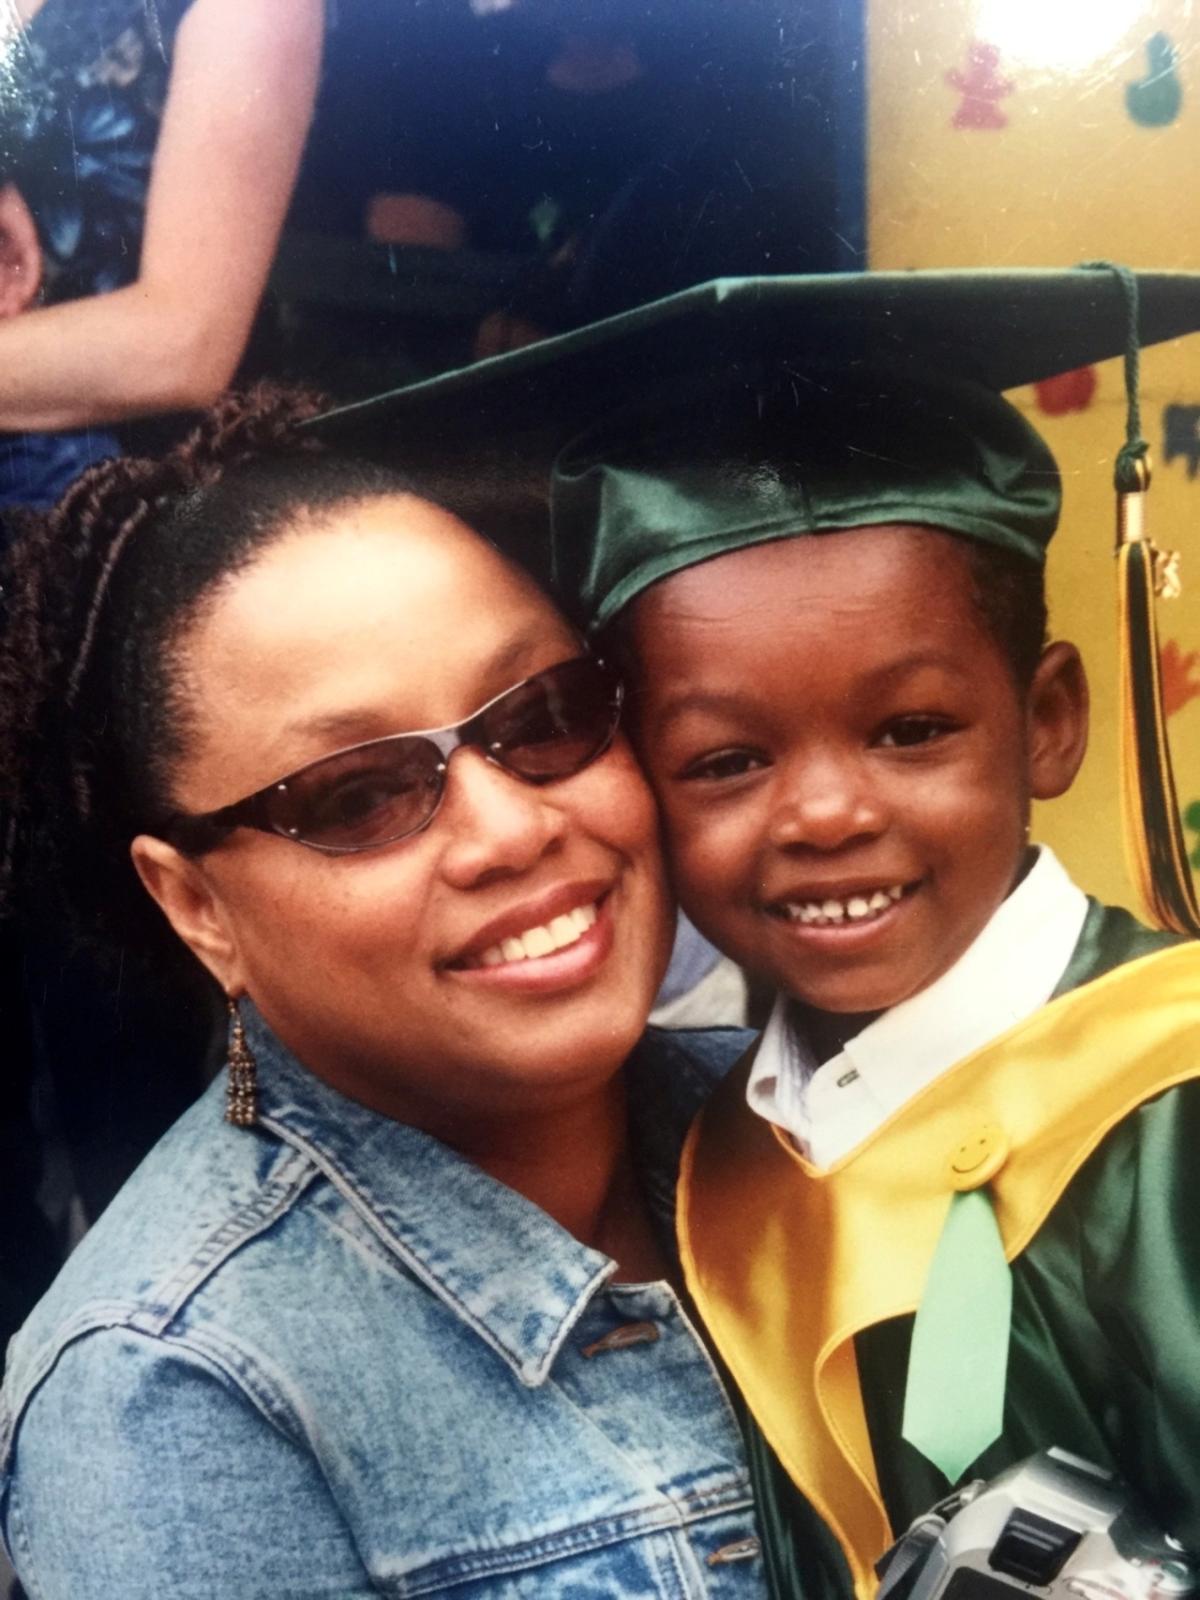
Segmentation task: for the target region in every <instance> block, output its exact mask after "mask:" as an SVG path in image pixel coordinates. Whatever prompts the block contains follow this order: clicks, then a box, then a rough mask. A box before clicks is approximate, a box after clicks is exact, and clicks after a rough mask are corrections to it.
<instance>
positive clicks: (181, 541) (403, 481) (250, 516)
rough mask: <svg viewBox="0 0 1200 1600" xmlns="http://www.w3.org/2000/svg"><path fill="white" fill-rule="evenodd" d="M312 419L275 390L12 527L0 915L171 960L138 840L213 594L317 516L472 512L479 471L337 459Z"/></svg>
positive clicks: (222, 411) (293, 394) (223, 409)
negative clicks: (430, 506)
mask: <svg viewBox="0 0 1200 1600" xmlns="http://www.w3.org/2000/svg"><path fill="white" fill-rule="evenodd" d="M319 409H320V403H319V401H318V399H317V397H316V396H314V395H312V394H311V393H308V392H304V391H298V390H294V389H285V388H281V387H279V386H274V385H260V386H258V387H257V388H256V389H254V390H252V391H250V392H249V393H247V394H245V395H241V396H238V395H231V396H227V397H226V398H225V399H223V400H222V401H220V402H219V403H218V404H217V405H216V406H215V407H214V408H213V410H212V411H211V412H210V413H208V414H207V415H206V416H205V417H204V418H203V420H202V421H201V422H200V423H199V424H198V426H196V427H195V428H194V429H193V431H192V432H191V433H189V434H188V436H187V437H186V438H184V439H183V440H182V441H181V442H180V443H178V444H177V445H175V446H174V447H173V448H172V449H170V450H169V451H168V452H167V453H166V454H165V455H163V456H162V457H161V458H159V459H157V460H145V459H138V458H130V457H124V458H118V459H116V460H112V461H107V462H103V463H101V464H100V465H98V466H96V467H93V468H91V469H90V470H89V471H87V472H85V473H84V474H83V476H82V477H81V478H79V479H78V481H77V482H76V483H75V484H74V485H73V486H72V487H71V489H70V490H69V491H68V492H67V494H66V495H65V497H64V498H63V500H62V501H61V502H60V503H59V505H58V506H57V507H56V508H55V509H54V510H53V511H52V512H49V513H48V514H46V515H44V516H37V517H29V518H27V519H25V521H24V522H23V524H22V526H21V527H20V528H19V529H18V530H17V531H16V536H15V538H14V540H13V542H12V544H11V547H10V550H9V554H8V559H7V564H6V569H5V572H4V575H3V593H2V597H0V825H2V831H0V911H4V912H7V913H10V914H17V915H19V916H20V917H22V918H23V919H25V918H28V919H33V920H35V921H41V922H48V923H51V924H54V925H57V926H59V927H62V926H63V925H64V924H65V925H66V926H67V927H68V928H69V929H70V930H71V931H72V933H73V934H74V936H75V938H76V939H78V940H80V941H82V942H83V943H85V944H87V945H89V946H91V947H92V948H93V949H94V950H96V951H97V952H98V953H100V954H101V955H102V956H103V955H108V956H109V957H114V958H116V959H119V960H122V961H123V960H125V959H127V958H129V957H133V958H137V957H141V958H142V959H143V960H149V961H150V962H151V963H153V964H154V965H155V966H156V967H160V966H161V964H163V963H169V962H170V961H171V959H172V957H173V955H175V954H177V953H178V952H179V951H181V949H182V947H181V946H179V945H178V942H177V941H176V940H175V938H174V936H173V934H171V933H170V931H169V930H168V928H167V925H166V923H165V921H164V919H163V918H162V917H161V914H160V913H159V912H158V910H157V908H156V907H155V906H154V905H153V903H152V902H151V900H150V898H149V896H148V895H146V893H145V892H144V890H143V889H142V888H141V885H140V884H139V883H138V882H137V879H136V875H135V873H134V871H133V868H132V866H131V863H130V860H129V841H130V839H131V838H132V837H133V836H134V834H135V833H137V832H138V831H139V830H140V829H142V828H146V827H153V826H154V823H155V820H156V819H158V820H160V821H161V818H162V816H163V815H164V813H165V812H166V811H167V810H168V809H169V793H170V788H169V786H170V780H171V775H172V772H173V769H174V764H175V762H176V761H177V759H178V757H179V754H180V752H181V750H182V748H183V746H184V743H185V740H186V736H187V732H188V724H189V716H190V714H191V712H190V707H189V704H188V702H187V698H186V696H185V694H184V692H183V687H182V684H181V681H180V674H179V671H178V664H177V660H176V656H177V651H176V650H175V649H174V647H175V646H176V644H177V643H178V641H179V640H180V638H181V636H182V634H183V633H184V631H185V630H186V629H187V627H188V625H189V624H190V622H192V621H193V620H194V618H195V617H196V615H197V613H198V611H199V609H200V608H201V606H202V605H203V604H204V602H205V600H206V598H208V597H209V596H210V595H211V593H212V592H213V591H214V590H215V589H216V587H217V586H218V585H219V584H220V583H221V582H222V581H223V580H225V579H227V578H228V577H229V576H230V575H231V574H233V573H235V572H237V571H238V570H239V569H240V568H242V567H244V566H245V565H247V564H248V563H249V562H250V561H251V560H253V559H254V557H255V556H256V555H257V554H258V553H259V552H260V551H261V550H262V549H263V548H265V547H266V546H267V545H268V544H270V543H271V542H272V541H273V540H275V539H276V538H278V537H279V536H281V535H282V534H284V533H286V532H287V531H288V530H289V529H290V528H292V527H294V526H295V525H296V524H297V522H300V521H302V520H303V519H305V518H306V517H307V516H310V515H313V514H320V513H323V512H330V511H334V510H336V509H337V508H338V507H340V506H348V505H351V504H354V503H357V502H360V501H362V500H365V499H370V498H373V497H375V496H377V495H389V494H404V493H412V494H417V495H420V496H421V497H423V498H426V499H431V500H435V501H438V502H440V503H442V504H444V505H447V506H448V508H449V509H451V510H455V511H457V512H458V514H460V515H464V516H468V517H469V516H470V514H471V512H472V510H473V509H474V508H473V507H472V506H470V505H469V504H468V503H467V502H468V501H469V500H470V499H471V498H472V495H471V493H470V492H464V493H460V494H458V495H457V497H456V495H455V493H454V492H453V485H454V484H457V485H458V487H459V488H460V489H462V487H463V485H464V483H467V481H468V480H469V479H470V474H467V475H466V477H465V478H464V475H463V473H462V472H461V471H460V472H459V473H458V475H457V478H455V479H453V480H451V479H447V478H446V477H445V476H444V475H443V476H441V477H439V476H438V475H437V473H436V472H434V471H424V472H416V471H414V472H407V471H405V472H401V471H398V470H395V469H393V468H391V467H385V466H381V465H379V464H377V463H374V462H371V461H360V460H356V459H353V458H350V457H347V456H342V455H338V454H333V453H331V452H329V451H327V450H326V449H324V448H323V447H322V446H321V445H320V444H319V443H318V442H317V441H316V440H315V438H313V436H312V435H311V434H309V435H306V433H305V430H304V429H303V427H302V424H303V423H304V422H305V421H307V420H308V419H309V418H311V417H312V416H314V415H315V414H316V413H317V412H318V411H319ZM439 491H440V492H439ZM474 495H475V497H476V498H477V496H478V480H476V484H475V490H474ZM456 498H457V502H458V503H454V502H455V500H456ZM476 520H478V519H476Z"/></svg>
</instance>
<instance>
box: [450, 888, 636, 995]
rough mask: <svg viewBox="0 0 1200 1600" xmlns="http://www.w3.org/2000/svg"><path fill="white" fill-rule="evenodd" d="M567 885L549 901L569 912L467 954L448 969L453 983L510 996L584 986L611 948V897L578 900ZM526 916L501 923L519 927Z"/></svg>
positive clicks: (524, 913)
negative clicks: (564, 904) (506, 992)
mask: <svg viewBox="0 0 1200 1600" xmlns="http://www.w3.org/2000/svg"><path fill="white" fill-rule="evenodd" d="M577 895H578V891H577V890H575V889H573V888H572V887H571V886H569V885H568V886H566V887H564V889H562V890H559V891H555V893H554V895H553V896H551V897H550V898H552V899H554V900H559V901H562V900H566V901H569V902H570V909H569V910H566V911H559V912H556V913H555V914H554V915H553V916H550V917H549V918H548V920H545V921H540V922H535V923H533V924H532V925H529V924H527V923H526V924H525V925H524V926H523V927H522V928H521V931H520V932H513V933H508V934H505V935H504V936H503V937H502V938H500V939H498V940H496V941H495V942H494V943H492V944H489V945H487V946H485V948H484V949H482V950H480V951H479V952H478V954H466V955H464V956H462V957H461V958H460V959H458V960H455V961H452V962H450V963H448V964H447V966H446V967H445V969H444V970H445V971H446V972H448V973H450V974H451V975H452V976H453V977H454V978H456V979H458V980H462V981H466V982H468V983H470V984H473V985H481V986H483V987H484V988H485V989H497V990H511V991H513V992H514V993H524V994H549V993H555V992H557V991H560V990H567V989H572V988H575V987H577V986H578V985H581V984H584V983H587V982H588V981H589V980H590V979H591V978H593V977H594V976H595V974H596V973H597V972H598V971H599V970H600V968H601V967H602V966H603V965H604V963H605V961H606V960H607V959H608V956H609V954H610V952H611V950H612V947H613V938H614V913H613V910H612V905H613V895H612V894H611V892H608V891H605V892H604V893H603V894H602V895H600V896H599V897H592V898H588V899H585V900H582V901H580V900H579V899H578V898H577ZM529 914H530V913H529V912H528V911H517V912H514V913H513V915H512V916H511V917H509V918H506V919H504V920H505V922H506V924H508V925H512V926H520V925H521V924H522V923H523V922H524V921H525V918H526V917H527V916H528V915H529Z"/></svg>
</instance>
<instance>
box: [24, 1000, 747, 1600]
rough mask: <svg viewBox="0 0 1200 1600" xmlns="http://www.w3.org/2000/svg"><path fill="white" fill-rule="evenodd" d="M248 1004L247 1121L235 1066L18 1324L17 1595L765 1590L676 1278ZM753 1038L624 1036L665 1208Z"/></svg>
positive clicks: (738, 1472)
mask: <svg viewBox="0 0 1200 1600" xmlns="http://www.w3.org/2000/svg"><path fill="white" fill-rule="evenodd" d="M248 1023H249V1026H248V1033H249V1035H250V1038H251V1043H252V1046H253V1049H254V1052H255V1054H256V1056H257V1058H258V1066H259V1083H260V1104H261V1120H260V1124H259V1126H258V1127H257V1128H256V1129H254V1130H249V1131H248V1130H245V1129H237V1128H232V1127H229V1126H227V1125H226V1124H225V1123H224V1122H223V1121H222V1115H221V1101H220V1096H221V1093H222V1087H221V1085H220V1084H215V1085H214V1086H213V1088H212V1089H211V1090H210V1091H209V1093H208V1094H206V1095H205V1096H204V1097H203V1099H201V1100H200V1101H199V1102H198V1104H197V1105H195V1106H194V1107H193V1108H192V1109H191V1110H190V1111H189V1112H188V1113H186V1115H185V1116H184V1117H183V1118H182V1119H181V1120H180V1121H179V1122H178V1123H177V1124H176V1125H175V1127H174V1128H173V1129H172V1130H171V1132H170V1133H168V1134H167V1136H166V1137H165V1138H164V1139H163V1140H162V1141H161V1143H160V1144H159V1145H158V1146H157V1147H156V1148H155V1150H154V1151H153V1152H152V1153H151V1155H150V1156H149V1157H148V1158H147V1160H146V1161H145V1163H144V1164H143V1165H142V1167H141V1168H140V1169H139V1170H138V1172H137V1173H136V1174H135V1175H134V1177H133V1178H132V1179H131V1180H130V1182H129V1183H128V1184H127V1185H126V1186H125V1188H124V1189H123V1190H122V1191H121V1193H120V1194H119V1195H118V1197H117V1199H116V1200H115V1201H114V1202H113V1204H112V1206H111V1207H110V1208H109V1210H108V1211H107V1212H106V1213H105V1214H104V1216H103V1217H102V1218H101V1219H100V1221H99V1222H98V1223H97V1224H96V1226H95V1227H94V1228H93V1230H92V1231H91V1233H90V1234H88V1236H87V1237H86V1238H85V1239H84V1241H83V1243H82V1244H81V1245H80V1247H79V1249H78V1250H77V1251H76V1252H75V1254H74V1255H73V1256H72V1257H71V1259H70V1261H69V1262H68V1264H67V1266H66V1268H65V1270H64V1271H63V1273H62V1274H61V1276H60V1277H59V1279H58V1281H57V1282H56V1283H55V1285H54V1287H53V1288H52V1289H51V1291H50V1293H49V1294H48V1295H47V1296H46V1298H45V1299H44V1300H43V1301H42V1302H41V1304H40V1305H39V1306H38V1308H37V1309H36V1311H35V1312H34V1314H33V1316H32V1317H31V1318H30V1320H29V1321H28V1322H27V1323H26V1325H25V1327H24V1328H23V1329H22V1331H21V1332H20V1333H19V1334H18V1335H17V1336H16V1338H15V1339H14V1340H13V1342H12V1345H11V1347H10V1351H9V1357H10V1359H9V1367H8V1372H7V1376H6V1380H5V1386H4V1390H3V1402H2V1405H0V1518H2V1524H3V1530H4V1536H5V1542H6V1545H7V1547H8V1550H9V1553H10V1556H11V1559H12V1560H13V1563H14V1565H15V1566H16V1568H17V1571H18V1572H19V1574H20V1576H21V1578H22V1580H23V1582H24V1584H25V1587H26V1589H27V1590H28V1593H29V1595H30V1597H31V1600H117V1597H118V1596H119V1597H120V1600H143V1597H144V1600H150V1597H151V1596H153V1597H154V1600H159V1597H161V1596H163V1595H170V1596H172V1597H173V1600H185V1597H191V1596H195V1597H196V1600H252V1597H260V1596H261V1597H268V1596H269V1597H273V1600H301V1597H309V1596H311V1597H318V1596H320V1597H331V1600H332V1597H337V1600H355V1597H358V1596H366V1595H378V1594H384V1595H393V1596H415V1595H444V1596H454V1597H455V1600H529V1597H531V1596H564V1597H566V1596H570V1597H572V1600H623V1597H627V1600H632V1597H635V1596H636V1597H638V1600H652V1597H662V1600H667V1597H670V1600H684V1597H691V1596H705V1597H712V1600H727V1597H728V1600H743V1597H744V1600H762V1597H763V1596H764V1595H765V1593H766V1588H765V1578H764V1575H763V1568H762V1560H761V1556H760V1554H759V1550H758V1542H757V1539H756V1538H755V1524H754V1515H753V1509H752V1504H751V1497H750V1491H749V1487H748V1480H747V1472H746V1466H745V1460H744V1454H743V1447H742V1440H741V1435H740V1433H739V1429H738V1426H737V1422H736V1420H735V1417H734V1414H733V1411H732V1410H731V1407H730V1404H729V1401H728V1398H727V1396H726V1394H725V1392H724V1390H723V1388H722V1386H721V1383H720V1381H719V1379H718V1377H717V1374H716V1371H715V1370H714V1367H713V1364H712V1362H711V1360H710V1358H709V1356H708V1354H707V1352H706V1351H705V1349H704V1346H703V1345H702V1344H701V1343H700V1341H699V1339H698V1338H697V1337H696V1333H695V1331H694V1329H693V1328H692V1326H691V1324H690V1323H689V1320H688V1317H687V1314H686V1312H685V1311H684V1309H683V1308H682V1306H681V1305H680V1303H679V1301H678V1300H677V1299H676V1297H675V1295H674V1294H673V1292H672V1291H671V1289H670V1288H668V1287H667V1286H666V1285H665V1284H663V1283H653V1284H647V1285H633V1284H615V1283H613V1282H612V1281H611V1278H612V1273H613V1263H612V1262H611V1261H610V1260H608V1259H607V1258H606V1257H604V1256H603V1255H600V1254H598V1253H597V1252H596V1251H594V1250H591V1249H588V1248H586V1247H585V1246H584V1245H582V1244H580V1243H579V1242H578V1241H577V1240H576V1239H574V1238H573V1237H571V1236H570V1235H569V1234H567V1233H566V1232H565V1231H564V1230H563V1229H562V1228H560V1227H559V1226H558V1225H557V1224H556V1223H555V1222H553V1221H552V1220H551V1219H550V1218H549V1217H548V1216H547V1215H546V1214H545V1213H544V1212H542V1211H540V1210H539V1209H538V1208H537V1207H536V1206H534V1205H533V1204H531V1203H530V1202H529V1201H527V1200H525V1199H524V1198H523V1197H522V1196H520V1195H518V1194H517V1193H515V1192H514V1191H513V1190H511V1189H508V1188H506V1187H505V1186H504V1185H502V1184H500V1183H498V1182H496V1181H494V1180H493V1179H492V1178H490V1177H488V1176H487V1175H486V1174H484V1173H483V1172H482V1171H480V1170H479V1168H477V1167H476V1166H474V1165H472V1164H471V1163H469V1162H467V1161H465V1160H463V1159H461V1158H460V1157H458V1156H456V1155H455V1154H454V1153H453V1152H452V1151H450V1150H449V1149H447V1148H446V1147H445V1146H444V1145H442V1144H440V1143H438V1142H437V1141H436V1140H434V1139H432V1138H430V1137H428V1136H427V1135H425V1134H422V1133H419V1132H417V1131H416V1130H415V1129H413V1128H409V1127H405V1126H402V1125H401V1124H399V1123H396V1122H393V1121H391V1120H389V1119H388V1118H386V1117H383V1116H381V1115H379V1114H378V1113H376V1112H373V1111H370V1110H368V1109H366V1108H365V1107H363V1106H361V1105H358V1104H356V1103H353V1102H351V1101H349V1100H347V1099H345V1098H344V1097H343V1096H341V1095H339V1094H337V1093H336V1092H335V1091H334V1090H333V1089H331V1088H330V1087H328V1086H327V1085H326V1084H323V1083H322V1082H320V1081H319V1080H318V1079H316V1078H315V1077H313V1076H312V1075H311V1074H310V1073H308V1072H307V1071H305V1070H304V1069H303V1068H302V1067H301V1066H299V1064H298V1063H297V1062H296V1061H295V1060H293V1059H292V1058H291V1057H289V1056H288V1054H287V1053H286V1052H285V1051H284V1050H283V1048H282V1047H281V1046H280V1045H279V1044H278V1042H277V1041H275V1040H274V1039H273V1038H272V1037H271V1035H270V1034H269V1033H268V1032H267V1030H266V1029H265V1027H264V1026H263V1025H262V1023H261V1021H259V1020H258V1019H257V1018H253V1017H251V1018H248ZM746 1037H747V1036H746V1035H744V1034H742V1033H740V1032H737V1031H735V1030H719V1031H714V1032H695V1033H682V1034H665V1033H654V1032H653V1031H652V1032H651V1033H650V1034H648V1035H647V1036H646V1038H645V1039H644V1040H643V1042H642V1043H641V1045H639V1047H638V1049H637V1051H636V1052H635V1054H634V1057H633V1058H632V1059H631V1062H630V1064H629V1067H628V1069H627V1070H628V1072H629V1081H630V1094H631V1115H632V1126H633V1132H634V1140H635V1150H636V1152H637V1157H638V1162H639V1170H640V1172H641V1174H642V1176H643V1179H644V1181H645V1184H646V1191H647V1195H648V1197H649V1200H650V1203H651V1206H652V1209H654V1210H655V1212H656V1215H657V1216H658V1217H659V1219H660V1220H661V1221H663V1222H664V1223H667V1222H669V1217H670V1213H671V1211H672V1208H673V1200H674V1176H675V1167H676V1164H677V1160H678V1153H679V1148H680V1144H681V1141H682V1135H683V1131H684V1128H685V1125H686V1123H687V1121H688V1119H689V1117H690V1114H691V1112H692V1111H693V1110H694V1109H695V1107H696V1106H697V1104H698V1103H699V1101H700V1100H701V1099H702V1098H703V1096H704V1094H705V1093H706V1092H707V1090H708V1088H709V1087H711V1085H712V1083H713V1082H714V1081H715V1079H716V1078H717V1077H718V1076H720V1075H721V1074H722V1073H723V1072H724V1071H725V1070H726V1069H727V1068H728V1067H729V1066H730V1065H731V1064H732V1062H733V1060H734V1059H735V1058H736V1057H737V1055H738V1054H739V1053H740V1051H741V1049H742V1048H743V1046H744V1044H745V1043H746Z"/></svg>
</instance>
